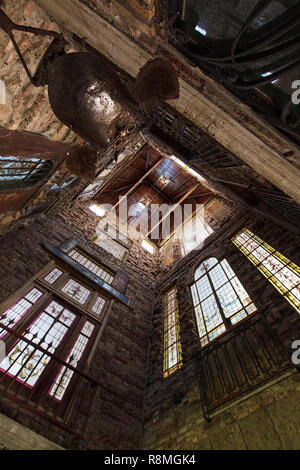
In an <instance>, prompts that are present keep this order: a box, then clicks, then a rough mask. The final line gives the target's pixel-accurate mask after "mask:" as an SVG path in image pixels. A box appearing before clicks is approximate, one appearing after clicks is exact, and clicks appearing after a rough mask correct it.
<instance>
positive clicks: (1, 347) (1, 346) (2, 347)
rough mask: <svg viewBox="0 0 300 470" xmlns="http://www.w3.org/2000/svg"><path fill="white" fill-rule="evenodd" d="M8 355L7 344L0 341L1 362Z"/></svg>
mask: <svg viewBox="0 0 300 470" xmlns="http://www.w3.org/2000/svg"><path fill="white" fill-rule="evenodd" d="M5 355H6V349H5V343H4V341H0V362H2V361H3V359H4V358H5Z"/></svg>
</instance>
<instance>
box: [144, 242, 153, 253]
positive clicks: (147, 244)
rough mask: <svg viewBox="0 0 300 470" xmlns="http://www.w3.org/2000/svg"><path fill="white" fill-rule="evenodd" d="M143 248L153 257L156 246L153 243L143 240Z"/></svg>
mask: <svg viewBox="0 0 300 470" xmlns="http://www.w3.org/2000/svg"><path fill="white" fill-rule="evenodd" d="M142 247H143V248H144V250H146V251H148V252H149V253H151V255H153V253H154V246H153V245H152V243H150V242H148V241H147V240H143V241H142Z"/></svg>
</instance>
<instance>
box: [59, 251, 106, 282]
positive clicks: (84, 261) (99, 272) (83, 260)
mask: <svg viewBox="0 0 300 470" xmlns="http://www.w3.org/2000/svg"><path fill="white" fill-rule="evenodd" d="M68 256H70V258H72V259H73V260H74V261H76V262H77V263H79V264H80V265H81V266H84V267H85V268H86V269H88V270H89V271H91V273H93V274H95V275H96V276H97V277H99V278H100V279H102V281H105V282H107V284H111V283H112V282H113V280H114V276H113V275H112V274H111V273H109V272H108V271H107V270H106V269H104V268H103V267H102V266H101V265H100V264H98V263H96V262H95V261H92V260H91V259H89V258H88V257H87V256H85V255H84V254H83V253H81V252H80V251H79V250H77V249H75V250H71V251H70V252H69V253H68Z"/></svg>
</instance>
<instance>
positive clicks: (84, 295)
mask: <svg viewBox="0 0 300 470" xmlns="http://www.w3.org/2000/svg"><path fill="white" fill-rule="evenodd" d="M62 292H64V293H65V294H67V295H68V296H70V297H72V298H73V299H74V300H76V301H77V302H79V303H80V304H82V305H83V304H85V303H86V302H87V300H88V298H89V296H90V294H91V291H90V290H89V289H87V288H86V287H83V286H82V285H81V284H79V283H78V282H76V281H74V280H73V279H69V280H68V281H67V283H66V284H65V285H64V286H63V288H62Z"/></svg>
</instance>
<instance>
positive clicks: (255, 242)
mask: <svg viewBox="0 0 300 470" xmlns="http://www.w3.org/2000/svg"><path fill="white" fill-rule="evenodd" d="M232 241H233V243H234V244H235V245H236V246H237V247H238V248H239V249H240V250H241V251H242V253H244V255H245V256H247V258H248V259H249V260H250V261H251V263H253V264H254V265H255V266H256V267H257V269H259V271H260V272H261V273H262V274H263V275H264V276H265V277H266V278H267V279H268V280H269V281H270V282H271V284H273V286H274V287H276V289H277V290H278V291H279V292H280V293H281V294H282V295H283V296H284V297H285V298H286V299H287V300H288V302H290V304H291V305H292V306H293V307H294V308H295V309H296V310H297V311H298V312H299V313H300V268H299V266H297V265H296V264H294V263H293V262H292V261H290V260H289V259H288V258H286V257H285V256H283V255H282V254H281V253H279V252H278V251H276V250H275V249H274V248H272V247H271V246H270V245H268V244H267V243H265V242H264V241H263V240H261V239H260V238H258V237H257V236H256V235H254V234H253V233H252V232H250V230H248V229H247V228H243V229H242V230H240V231H239V232H238V233H237V234H236V235H235V236H234V237H233V238H232Z"/></svg>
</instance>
